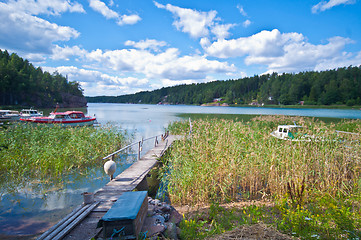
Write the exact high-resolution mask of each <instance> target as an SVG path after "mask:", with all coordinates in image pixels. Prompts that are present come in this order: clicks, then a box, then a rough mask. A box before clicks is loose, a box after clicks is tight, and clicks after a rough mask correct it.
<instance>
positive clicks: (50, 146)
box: [0, 124, 127, 189]
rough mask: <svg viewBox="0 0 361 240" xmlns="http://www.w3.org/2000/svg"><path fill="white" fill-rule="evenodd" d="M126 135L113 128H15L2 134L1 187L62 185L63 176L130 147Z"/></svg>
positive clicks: (28, 126)
mask: <svg viewBox="0 0 361 240" xmlns="http://www.w3.org/2000/svg"><path fill="white" fill-rule="evenodd" d="M126 135H127V134H126V133H121V132H119V130H116V129H114V128H112V127H110V126H105V127H101V128H93V127H76V128H61V127H57V126H54V127H45V126H33V125H29V124H14V125H13V126H11V127H8V128H3V129H1V130H0V186H1V188H2V189H3V188H6V186H7V185H11V184H15V185H21V184H23V183H24V182H26V181H37V182H41V181H49V179H51V180H52V181H54V180H55V181H56V179H59V180H60V181H61V179H62V176H64V175H66V174H68V173H70V172H71V171H74V170H75V169H77V170H78V171H82V170H83V169H86V168H87V167H89V166H91V165H93V164H99V165H100V166H101V164H102V163H100V162H101V159H102V157H104V156H106V155H107V154H109V153H111V152H113V151H115V150H117V149H119V148H120V147H121V146H123V145H124V144H125V143H126V140H127V139H126Z"/></svg>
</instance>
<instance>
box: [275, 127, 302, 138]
mask: <svg viewBox="0 0 361 240" xmlns="http://www.w3.org/2000/svg"><path fill="white" fill-rule="evenodd" d="M299 128H302V126H298V125H296V124H294V125H278V127H277V130H276V131H273V132H271V136H273V137H276V138H278V139H282V140H292V141H298V139H297V137H299V133H298V129H299ZM302 140H304V139H302Z"/></svg>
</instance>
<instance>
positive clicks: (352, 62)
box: [315, 51, 361, 71]
mask: <svg viewBox="0 0 361 240" xmlns="http://www.w3.org/2000/svg"><path fill="white" fill-rule="evenodd" d="M360 65H361V51H360V52H358V53H347V52H343V53H342V54H341V55H339V56H335V57H334V58H332V59H328V60H325V61H321V62H320V63H318V64H317V65H316V67H315V71H324V70H327V69H335V68H338V67H348V66H360Z"/></svg>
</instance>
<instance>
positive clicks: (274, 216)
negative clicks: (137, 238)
mask: <svg viewBox="0 0 361 240" xmlns="http://www.w3.org/2000/svg"><path fill="white" fill-rule="evenodd" d="M293 121H296V122H297V124H298V125H302V126H303V131H304V134H308V135H313V136H316V137H318V138H317V139H319V141H311V142H303V141H299V142H292V141H284V140H279V139H277V138H273V137H271V136H270V132H271V131H273V130H274V129H276V128H277V126H278V125H281V124H292V122H293ZM169 129H170V131H171V133H172V134H183V135H185V136H188V137H186V138H184V140H183V141H180V142H178V143H177V144H176V145H174V146H173V148H172V151H171V153H170V156H169V158H167V159H166V160H165V161H164V162H165V165H164V166H165V167H164V170H163V172H164V175H163V181H166V182H168V192H169V197H170V199H171V201H172V203H173V204H178V205H181V206H182V205H183V206H184V205H190V206H202V205H210V206H211V207H210V209H209V211H208V214H207V216H202V214H199V215H194V214H193V215H192V216H188V217H186V220H185V221H184V222H183V223H182V224H183V225H182V229H183V232H182V234H183V237H184V238H188V239H190V238H194V239H200V238H206V237H209V236H211V235H214V234H217V233H222V232H224V231H226V230H230V229H233V228H236V227H237V226H240V225H242V224H253V223H259V222H262V223H267V224H271V225H274V226H275V227H276V228H277V229H278V230H280V231H282V232H284V233H287V234H289V235H293V236H298V237H301V238H304V239H358V238H360V236H361V232H360V229H361V214H360V212H361V209H360V208H361V205H360V204H361V201H360V200H361V157H360V156H361V146H360V143H361V142H360V140H361V139H360V135H359V133H360V132H361V121H360V120H342V121H339V122H337V123H327V124H326V123H324V122H323V121H319V120H315V119H312V118H304V117H285V116H260V117H255V118H253V119H251V120H250V121H248V122H243V121H235V120H231V119H228V120H224V119H216V118H207V119H197V120H194V121H192V133H191V134H190V135H188V134H189V131H190V125H189V122H188V121H184V122H175V123H173V124H171V125H170V126H169ZM335 130H341V131H347V132H354V133H358V134H345V133H338V132H336V131H335ZM252 201H253V202H260V201H267V202H270V203H271V204H267V206H266V205H263V204H248V205H247V206H246V207H242V208H236V209H234V208H232V209H227V210H226V209H225V208H224V207H221V206H220V204H224V203H230V202H252Z"/></svg>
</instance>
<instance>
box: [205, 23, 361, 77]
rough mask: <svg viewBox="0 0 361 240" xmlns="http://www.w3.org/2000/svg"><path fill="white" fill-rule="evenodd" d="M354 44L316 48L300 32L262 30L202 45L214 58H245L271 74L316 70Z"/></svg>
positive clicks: (335, 41)
mask: <svg viewBox="0 0 361 240" xmlns="http://www.w3.org/2000/svg"><path fill="white" fill-rule="evenodd" d="M202 43H203V44H202ZM350 43H352V41H351V40H350V39H348V38H343V37H333V38H330V39H328V43H327V44H319V45H314V44H311V43H309V42H307V39H305V37H304V36H303V35H302V34H300V33H280V32H279V31H278V30H277V29H274V30H272V31H261V32H259V33H257V34H254V35H252V36H250V37H243V38H238V39H231V40H224V39H222V40H217V41H216V42H214V43H210V42H209V41H208V42H207V41H206V40H203V42H201V44H202V47H203V48H204V49H205V51H206V52H207V54H209V55H210V56H214V57H219V58H231V57H245V63H246V64H247V65H252V64H261V65H266V66H267V69H268V71H270V72H273V71H275V72H298V71H304V70H314V69H315V68H316V67H317V66H318V65H319V64H321V63H324V62H327V61H330V60H333V59H335V58H336V59H337V58H338V57H340V56H341V55H342V49H343V48H344V47H345V45H346V44H350ZM356 62H357V58H356ZM338 63H341V61H338ZM342 66H344V65H342Z"/></svg>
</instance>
